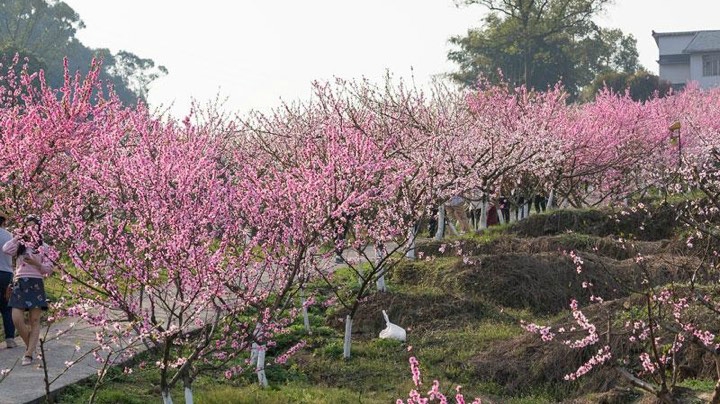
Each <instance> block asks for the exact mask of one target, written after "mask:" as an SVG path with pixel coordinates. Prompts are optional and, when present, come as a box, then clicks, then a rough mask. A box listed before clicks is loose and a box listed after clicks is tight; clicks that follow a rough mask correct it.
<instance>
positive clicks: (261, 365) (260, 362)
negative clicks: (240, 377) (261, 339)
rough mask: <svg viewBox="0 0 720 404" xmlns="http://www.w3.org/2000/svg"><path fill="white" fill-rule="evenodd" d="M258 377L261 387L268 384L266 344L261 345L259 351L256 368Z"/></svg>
mask: <svg viewBox="0 0 720 404" xmlns="http://www.w3.org/2000/svg"><path fill="white" fill-rule="evenodd" d="M255 371H256V372H257V377H258V383H259V384H260V386H261V387H263V388H265V387H267V386H268V381H267V377H265V345H263V346H261V347H259V349H258V353H257V367H256V368H255Z"/></svg>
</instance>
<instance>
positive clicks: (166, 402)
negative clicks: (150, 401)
mask: <svg viewBox="0 0 720 404" xmlns="http://www.w3.org/2000/svg"><path fill="white" fill-rule="evenodd" d="M162 400H163V404H173V400H172V397H171V396H170V390H169V389H165V390H163V391H162Z"/></svg>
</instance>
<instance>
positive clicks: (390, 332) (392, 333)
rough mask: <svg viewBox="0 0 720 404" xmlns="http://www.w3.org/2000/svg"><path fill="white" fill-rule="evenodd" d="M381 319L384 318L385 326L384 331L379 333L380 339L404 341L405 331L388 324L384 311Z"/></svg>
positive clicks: (388, 320)
mask: <svg viewBox="0 0 720 404" xmlns="http://www.w3.org/2000/svg"><path fill="white" fill-rule="evenodd" d="M382 314H383V317H385V324H386V325H387V326H386V327H385V329H384V330H382V331H380V338H382V339H386V338H390V339H396V340H398V341H405V329H404V328H402V327H400V326H398V325H395V324H393V323H391V322H390V319H389V318H388V315H387V313H385V310H383V311H382Z"/></svg>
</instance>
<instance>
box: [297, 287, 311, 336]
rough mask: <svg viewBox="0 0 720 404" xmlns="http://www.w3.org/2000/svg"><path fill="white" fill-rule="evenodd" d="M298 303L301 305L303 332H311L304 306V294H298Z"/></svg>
mask: <svg viewBox="0 0 720 404" xmlns="http://www.w3.org/2000/svg"><path fill="white" fill-rule="evenodd" d="M300 304H301V305H302V315H303V324H304V325H305V332H307V333H308V334H312V331H310V318H309V317H308V311H307V307H306V306H305V294H304V293H302V294H301V295H300Z"/></svg>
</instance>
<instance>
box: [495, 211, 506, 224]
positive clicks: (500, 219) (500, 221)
mask: <svg viewBox="0 0 720 404" xmlns="http://www.w3.org/2000/svg"><path fill="white" fill-rule="evenodd" d="M495 210H496V211H497V215H498V222H499V223H500V224H505V216H503V212H502V209H500V208H497V209H495Z"/></svg>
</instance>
